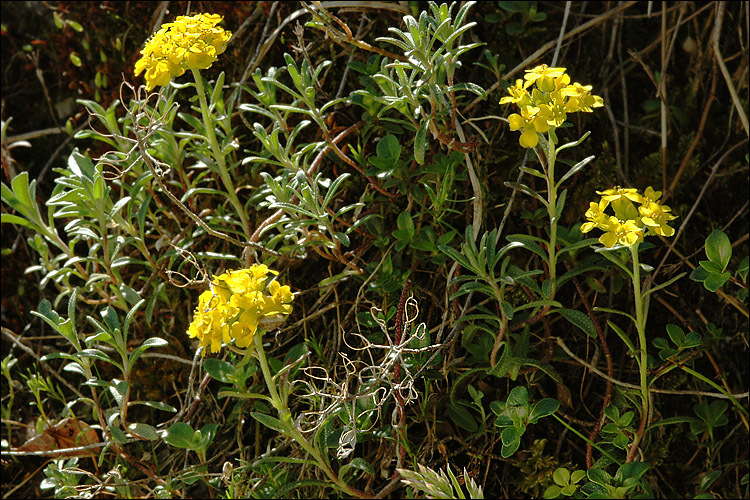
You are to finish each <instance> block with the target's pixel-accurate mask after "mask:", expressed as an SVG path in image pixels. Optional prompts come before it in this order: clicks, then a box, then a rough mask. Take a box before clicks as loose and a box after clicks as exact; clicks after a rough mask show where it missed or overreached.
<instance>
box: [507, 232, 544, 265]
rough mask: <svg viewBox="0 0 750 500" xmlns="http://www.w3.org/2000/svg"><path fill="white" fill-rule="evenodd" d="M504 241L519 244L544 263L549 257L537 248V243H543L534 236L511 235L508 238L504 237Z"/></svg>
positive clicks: (540, 248)
mask: <svg viewBox="0 0 750 500" xmlns="http://www.w3.org/2000/svg"><path fill="white" fill-rule="evenodd" d="M506 239H507V240H508V241H511V242H517V243H521V244H522V245H523V247H524V248H526V249H527V250H530V251H532V252H534V253H535V254H537V255H538V256H540V257H541V258H542V259H544V261H545V262H546V261H547V258H548V257H549V255H547V252H545V251H544V250H542V247H541V246H539V243H538V242H541V241H544V240H542V239H541V238H536V237H535V236H529V235H526V234H511V235H510V236H508V237H506Z"/></svg>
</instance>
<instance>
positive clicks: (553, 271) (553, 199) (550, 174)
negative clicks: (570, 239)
mask: <svg viewBox="0 0 750 500" xmlns="http://www.w3.org/2000/svg"><path fill="white" fill-rule="evenodd" d="M542 149H543V148H542ZM547 149H548V156H547V213H548V214H549V246H548V247H547V251H548V253H549V262H548V264H549V279H550V280H552V290H553V295H552V297H554V290H555V289H556V288H557V287H556V286H555V285H556V284H555V280H556V279H557V248H556V247H557V214H556V213H555V212H556V210H557V187H556V186H555V160H556V159H557V151H556V149H555V143H554V142H553V138H552V134H550V135H549V136H548V141H547Z"/></svg>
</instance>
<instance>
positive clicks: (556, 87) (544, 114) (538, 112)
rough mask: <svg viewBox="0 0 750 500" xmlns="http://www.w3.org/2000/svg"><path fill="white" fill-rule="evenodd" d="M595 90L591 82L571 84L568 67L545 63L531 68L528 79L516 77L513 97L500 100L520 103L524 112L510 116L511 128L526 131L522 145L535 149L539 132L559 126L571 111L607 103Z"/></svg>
mask: <svg viewBox="0 0 750 500" xmlns="http://www.w3.org/2000/svg"><path fill="white" fill-rule="evenodd" d="M532 87H533V88H532ZM591 89H592V87H591V85H581V84H580V83H573V84H572V85H571V84H570V76H568V75H567V74H566V73H565V68H550V67H548V66H547V65H546V64H542V65H541V66H537V67H536V68H534V69H527V70H526V75H524V79H523V80H520V79H519V80H516V84H515V85H514V86H512V87H510V88H509V89H508V93H509V94H510V96H506V97H503V98H502V99H500V104H507V103H511V102H514V103H516V104H517V105H518V107H519V108H520V110H521V114H517V113H513V114H512V115H510V116H509V117H508V121H509V122H510V129H511V130H514V131H515V130H522V133H521V138H520V139H519V142H520V143H521V146H523V147H524V148H533V147H536V145H537V144H538V143H539V137H538V136H537V133H542V134H543V133H545V132H547V131H549V130H550V129H551V128H556V127H559V126H560V125H562V124H563V122H564V121H565V120H566V119H567V114H568V113H576V112H578V111H584V112H586V113H590V112H592V111H593V109H592V108H598V107H601V106H604V100H603V99H602V98H601V97H599V96H597V95H592V94H591ZM529 90H530V91H529Z"/></svg>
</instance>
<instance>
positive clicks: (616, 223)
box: [599, 217, 643, 248]
mask: <svg viewBox="0 0 750 500" xmlns="http://www.w3.org/2000/svg"><path fill="white" fill-rule="evenodd" d="M606 228H607V229H606V232H605V233H604V234H602V235H601V236H600V237H599V241H600V242H601V243H602V244H603V245H604V246H605V247H607V248H612V247H613V246H615V245H616V244H617V243H619V244H620V245H626V246H630V245H634V244H635V243H640V242H642V241H643V229H642V228H640V227H638V225H637V224H636V222H635V221H633V220H627V221H625V222H623V221H621V220H619V219H618V218H617V217H610V218H609V220H608V222H607V225H606Z"/></svg>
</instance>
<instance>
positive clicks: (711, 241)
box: [706, 229, 732, 272]
mask: <svg viewBox="0 0 750 500" xmlns="http://www.w3.org/2000/svg"><path fill="white" fill-rule="evenodd" d="M706 255H707V256H708V258H709V260H711V261H712V262H715V263H716V264H718V265H719V267H720V268H721V271H719V272H724V271H725V270H726V268H727V265H729V259H731V258H732V243H731V242H730V241H729V237H728V236H727V235H726V234H724V232H723V231H721V230H720V229H716V230H715V231H714V232H712V233H711V234H709V235H708V238H706Z"/></svg>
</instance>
